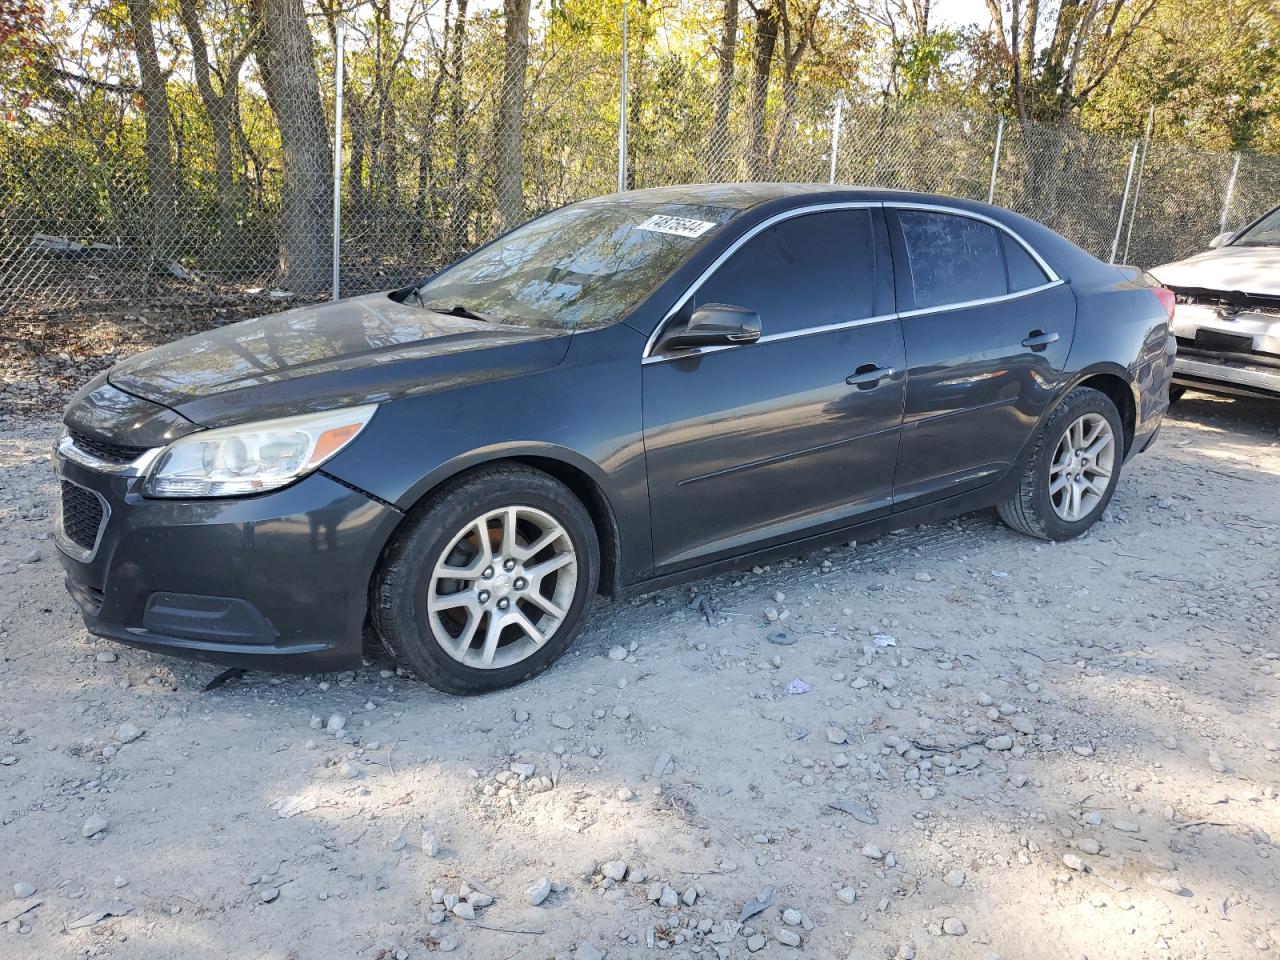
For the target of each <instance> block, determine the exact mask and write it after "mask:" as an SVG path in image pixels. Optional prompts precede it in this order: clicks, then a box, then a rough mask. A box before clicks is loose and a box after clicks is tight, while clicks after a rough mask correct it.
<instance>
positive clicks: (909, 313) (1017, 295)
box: [898, 280, 1066, 319]
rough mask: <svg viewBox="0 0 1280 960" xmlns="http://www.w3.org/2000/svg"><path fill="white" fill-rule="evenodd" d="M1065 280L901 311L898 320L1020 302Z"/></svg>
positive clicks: (1059, 284)
mask: <svg viewBox="0 0 1280 960" xmlns="http://www.w3.org/2000/svg"><path fill="white" fill-rule="evenodd" d="M1064 283H1066V281H1065V280H1050V281H1049V282H1048V283H1042V284H1040V285H1039V286H1038V287H1027V289H1025V290H1015V291H1014V292H1013V293H1002V294H1000V295H999V296H998V297H981V298H979V299H977V300H961V301H960V302H959V303H940V304H938V305H937V306H936V307H920V308H919V309H918V310H903V311H902V312H901V313H899V314H898V317H900V318H904V319H905V318H906V317H921V316H924V315H925V314H927V313H946V312H947V311H949V310H965V309H968V308H969V307H982V306H986V305H987V304H988V303H1004V302H1005V301H1006V300H1020V299H1021V298H1022V297H1029V296H1031V294H1033V293H1039V292H1040V291H1042V290H1051V289H1053V288H1054V287H1060V286H1062V285H1063V284H1064Z"/></svg>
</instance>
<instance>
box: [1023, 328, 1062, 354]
mask: <svg viewBox="0 0 1280 960" xmlns="http://www.w3.org/2000/svg"><path fill="white" fill-rule="evenodd" d="M1057 342H1058V335H1057V334H1056V333H1045V332H1044V331H1043V330H1032V331H1031V332H1030V333H1029V334H1027V339H1025V340H1023V341H1022V345H1023V346H1024V347H1030V348H1031V349H1032V350H1043V349H1044V348H1045V347H1047V346H1048V345H1049V344H1051V343H1057Z"/></svg>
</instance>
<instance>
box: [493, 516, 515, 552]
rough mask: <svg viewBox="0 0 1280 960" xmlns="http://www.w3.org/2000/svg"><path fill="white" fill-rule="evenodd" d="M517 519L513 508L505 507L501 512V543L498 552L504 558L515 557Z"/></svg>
mask: <svg viewBox="0 0 1280 960" xmlns="http://www.w3.org/2000/svg"><path fill="white" fill-rule="evenodd" d="M517 519H518V517H517V515H516V508H515V507H507V508H506V509H505V510H503V511H502V543H501V544H499V546H498V550H499V552H501V553H502V554H504V555H505V556H509V557H510V556H515V549H516V520H517Z"/></svg>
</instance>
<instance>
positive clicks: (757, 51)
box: [746, 2, 779, 180]
mask: <svg viewBox="0 0 1280 960" xmlns="http://www.w3.org/2000/svg"><path fill="white" fill-rule="evenodd" d="M778 21H779V16H778V8H777V7H776V6H775V5H774V4H773V3H772V2H770V3H769V5H768V6H765V7H763V8H761V9H758V10H756V32H755V38H754V39H753V40H752V42H751V65H752V66H751V87H750V89H749V90H748V96H747V156H746V162H747V179H748V180H759V179H761V178H762V177H763V176H764V171H765V166H766V165H767V163H768V159H769V158H768V157H767V156H766V153H765V119H766V114H765V111H766V109H767V100H768V97H769V75H770V73H771V72H772V70H773V51H774V48H775V47H776V46H777V45H778Z"/></svg>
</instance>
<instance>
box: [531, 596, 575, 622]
mask: <svg viewBox="0 0 1280 960" xmlns="http://www.w3.org/2000/svg"><path fill="white" fill-rule="evenodd" d="M524 599H526V600H528V601H529V602H530V603H532V604H533V605H534V606H537V607H541V608H542V609H543V610H544V611H545V612H546V613H549V614H551V616H553V617H555V618H556V619H557V620H563V619H564V614H565V611H564V610H563V609H561V608H560V607H558V606H556V604H555V603H554V602H552V601H551V600H548V599H547V598H546V597H544V596H543V595H542V594H540V593H539V592H538V591H537V590H531V591H529V593H528V594H527V595H526V596H525V598H524Z"/></svg>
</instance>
